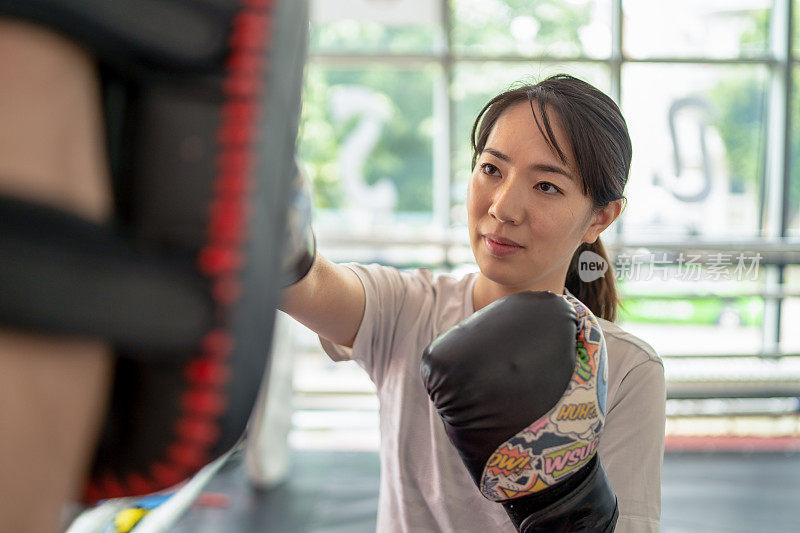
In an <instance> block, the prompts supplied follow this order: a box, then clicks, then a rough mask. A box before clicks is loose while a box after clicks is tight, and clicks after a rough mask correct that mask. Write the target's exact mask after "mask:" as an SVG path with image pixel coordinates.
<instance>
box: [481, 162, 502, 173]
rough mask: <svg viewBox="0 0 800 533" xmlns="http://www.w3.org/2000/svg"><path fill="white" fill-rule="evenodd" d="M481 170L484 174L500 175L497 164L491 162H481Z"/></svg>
mask: <svg viewBox="0 0 800 533" xmlns="http://www.w3.org/2000/svg"><path fill="white" fill-rule="evenodd" d="M481 171H482V172H483V173H484V174H488V175H490V176H499V175H500V169H498V168H497V167H496V166H494V165H493V164H491V163H482V164H481Z"/></svg>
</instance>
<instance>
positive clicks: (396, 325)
mask: <svg viewBox="0 0 800 533" xmlns="http://www.w3.org/2000/svg"><path fill="white" fill-rule="evenodd" d="M344 266H346V267H347V268H349V269H350V270H352V271H353V272H355V274H356V275H357V276H358V278H359V279H360V280H361V284H362V285H363V286H364V294H365V306H364V316H363V318H362V319H361V325H360V326H359V328H358V333H357V334H356V337H355V340H354V342H353V348H352V349H350V348H346V347H344V346H340V345H337V344H334V343H332V342H331V341H329V340H327V339H324V338H322V337H320V343H321V344H322V348H323V350H325V353H327V354H328V356H329V357H330V358H331V359H333V360H334V361H341V360H347V359H352V360H354V361H356V363H358V365H359V366H361V367H362V368H363V369H364V370H366V372H367V374H368V375H369V376H370V378H371V379H372V381H373V382H374V383H375V385H376V386H378V387H380V385H381V383H382V382H383V377H384V375H385V373H386V369H387V367H388V365H389V356H390V355H391V352H392V346H393V344H394V342H395V340H396V339H395V337H396V335H397V334H398V331H402V330H403V329H404V328H406V329H407V328H409V327H410V324H409V323H410V322H411V321H413V320H415V319H418V318H419V317H418V316H416V315H418V313H420V312H421V310H422V309H426V308H428V307H429V306H428V305H425V300H426V299H427V298H429V297H430V296H431V292H432V290H431V287H430V284H429V283H425V280H426V279H428V278H427V277H426V276H422V275H420V272H413V273H412V272H406V271H400V270H398V269H396V268H394V267H387V266H383V265H378V264H371V265H361V264H358V263H347V264H345V265H344ZM428 281H429V279H428ZM409 313H412V314H414V315H415V317H410V316H406V315H408V314H409Z"/></svg>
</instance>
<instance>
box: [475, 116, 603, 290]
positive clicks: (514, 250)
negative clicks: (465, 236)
mask: <svg viewBox="0 0 800 533" xmlns="http://www.w3.org/2000/svg"><path fill="white" fill-rule="evenodd" d="M534 107H536V106H534ZM537 114H538V110H537ZM548 115H549V118H550V123H551V125H552V127H553V132H554V134H555V138H556V141H557V142H558V145H559V146H560V147H561V149H562V151H564V153H565V155H566V158H567V163H566V164H565V163H563V162H562V161H561V160H560V159H559V157H558V155H557V154H556V153H554V152H553V151H552V150H551V148H550V146H548V144H547V141H545V138H544V137H543V136H542V134H541V133H540V132H539V128H538V127H537V126H536V123H535V122H534V119H533V115H532V111H531V106H530V104H529V103H528V102H527V101H523V102H520V103H518V104H514V105H512V106H511V107H509V108H508V109H506V110H505V111H504V112H503V113H502V115H500V117H499V118H498V120H497V122H496V123H495V125H494V128H493V129H492V131H491V132H490V134H489V137H488V139H487V141H486V146H485V147H484V150H483V152H482V153H481V154H480V156H479V157H478V161H477V164H476V165H475V168H474V169H473V171H472V177H471V178H470V182H469V189H468V192H467V211H468V224H469V233H470V242H471V245H472V252H473V254H474V255H475V259H476V261H477V263H478V266H479V267H480V270H481V273H482V274H483V275H484V276H485V277H487V278H488V279H489V280H491V281H493V282H495V283H497V284H499V285H502V286H504V287H506V288H508V289H511V290H524V289H535V290H560V288H561V287H563V284H564V279H565V277H566V273H567V269H568V267H569V263H570V260H571V259H572V255H573V253H574V252H575V250H576V248H577V247H578V246H579V245H580V244H581V242H584V241H586V242H594V240H595V239H596V238H597V236H598V235H599V234H600V232H602V230H603V229H605V227H606V226H608V224H610V223H611V221H613V218H615V216H614V217H612V218H611V219H610V220H608V221H606V218H607V217H604V216H603V214H602V212H601V213H600V214H596V213H594V212H593V210H592V202H591V199H590V198H589V197H588V196H585V195H584V194H583V182H582V180H581V177H580V176H579V175H578V171H577V168H576V167H575V158H574V155H573V153H572V149H571V146H570V144H569V141H568V139H567V137H566V136H565V134H564V132H563V130H562V129H561V126H560V123H559V122H560V121H559V120H558V117H557V116H556V114H555V113H553V112H551V113H548ZM538 118H539V121H540V123H542V121H541V117H538Z"/></svg>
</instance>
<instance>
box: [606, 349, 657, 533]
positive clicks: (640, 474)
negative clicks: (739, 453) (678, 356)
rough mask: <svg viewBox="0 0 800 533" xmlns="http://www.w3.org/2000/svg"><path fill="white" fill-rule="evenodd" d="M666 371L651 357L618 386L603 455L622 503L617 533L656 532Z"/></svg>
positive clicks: (613, 485) (634, 368)
mask: <svg viewBox="0 0 800 533" xmlns="http://www.w3.org/2000/svg"><path fill="white" fill-rule="evenodd" d="M665 395H666V386H665V383H664V367H663V365H662V363H661V362H660V361H659V360H654V359H648V360H646V361H644V362H642V363H639V364H638V365H637V366H635V367H633V368H632V369H631V370H630V371H629V372H628V374H627V375H626V376H625V377H624V378H623V380H622V382H621V383H620V386H619V390H618V391H617V394H616V396H615V400H618V401H616V403H615V405H613V406H611V409H610V410H609V413H608V416H607V417H606V424H605V427H604V429H603V435H602V437H601V438H600V455H601V457H602V461H603V466H604V468H605V470H606V474H607V475H608V479H609V481H610V482H611V486H612V487H613V489H614V493H615V494H616V496H617V501H618V503H619V520H618V522H617V527H616V529H615V530H614V531H615V533H651V532H658V530H659V521H660V517H661V466H662V463H663V457H664V426H665V409H666V396H665Z"/></svg>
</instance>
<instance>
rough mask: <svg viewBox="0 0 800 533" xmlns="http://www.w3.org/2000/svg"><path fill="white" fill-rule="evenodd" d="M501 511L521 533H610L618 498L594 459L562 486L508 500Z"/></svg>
mask: <svg viewBox="0 0 800 533" xmlns="http://www.w3.org/2000/svg"><path fill="white" fill-rule="evenodd" d="M503 507H505V509H506V512H507V513H508V516H509V517H510V518H511V521H512V522H513V523H514V525H515V526H516V528H517V530H518V531H520V532H521V533H543V532H549V533H553V532H559V531H564V532H567V531H570V532H576V531H586V532H589V531H591V532H593V533H594V532H596V533H606V532H609V533H610V532H611V531H613V530H614V526H615V525H616V523H617V517H618V515H619V510H618V507H617V498H616V496H615V495H614V491H613V490H612V488H611V484H610V483H609V481H608V477H607V476H606V473H605V470H604V469H603V465H602V464H601V463H600V459H599V458H598V457H597V455H595V456H594V457H593V458H592V459H591V461H589V463H588V464H587V465H586V467H584V468H582V469H581V471H580V472H577V473H576V474H574V475H572V476H570V478H569V479H567V480H565V481H564V483H562V484H559V485H557V486H555V487H553V488H552V489H548V490H547V491H543V492H542V493H539V494H533V495H530V496H525V497H523V498H517V499H514V500H507V501H505V502H503Z"/></svg>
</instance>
